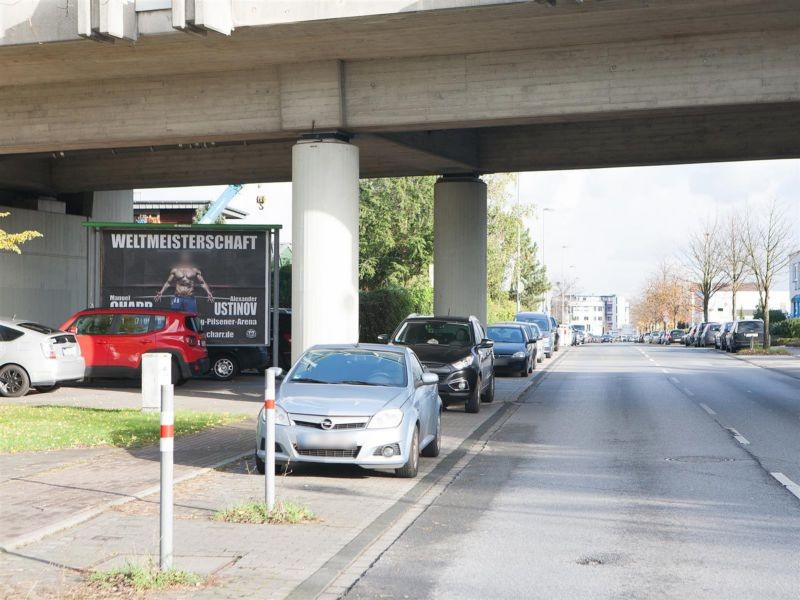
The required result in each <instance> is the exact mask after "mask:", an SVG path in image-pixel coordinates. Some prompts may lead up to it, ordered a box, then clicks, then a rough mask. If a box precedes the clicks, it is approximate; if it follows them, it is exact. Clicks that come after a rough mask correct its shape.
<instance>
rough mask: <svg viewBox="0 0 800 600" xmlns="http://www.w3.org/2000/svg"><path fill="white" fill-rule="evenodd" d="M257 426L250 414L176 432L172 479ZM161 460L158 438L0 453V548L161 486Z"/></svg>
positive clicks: (199, 467) (238, 442) (222, 454)
mask: <svg viewBox="0 0 800 600" xmlns="http://www.w3.org/2000/svg"><path fill="white" fill-rule="evenodd" d="M254 431H255V419H254V418H253V419H248V420H245V421H242V422H239V423H235V424H231V425H226V426H224V427H216V428H214V429H210V430H207V431H203V432H200V433H197V434H194V435H191V436H187V437H185V438H179V439H178V441H177V442H176V443H175V478H176V480H183V479H186V478H187V477H191V476H194V475H197V474H199V473H201V472H203V471H204V470H206V469H208V468H210V467H215V466H217V465H220V464H225V463H228V462H230V461H232V460H235V459H236V458H238V457H240V456H243V455H245V454H249V453H251V452H252V451H253V447H254V444H255V434H254ZM159 460H160V454H159V449H158V446H148V447H146V448H135V449H130V450H126V449H121V448H113V449H108V448H94V449H80V450H60V451H56V452H52V453H51V452H35V453H29V454H6V455H3V456H0V472H2V479H0V548H2V549H4V550H9V549H13V548H15V547H17V546H20V545H22V544H25V543H28V542H31V541H35V540H37V539H40V538H41V537H43V536H45V535H49V534H51V533H53V532H54V531H57V530H59V529H63V528H65V527H68V526H70V525H73V524H76V523H80V522H82V521H85V520H86V519H87V518H89V517H91V516H94V515H95V514H99V513H100V512H102V511H103V510H104V509H106V508H108V507H109V506H112V505H114V504H117V503H121V502H127V501H130V500H132V499H133V498H135V497H136V496H137V495H140V494H142V493H152V491H156V490H158V481H159ZM87 467H88V468H87Z"/></svg>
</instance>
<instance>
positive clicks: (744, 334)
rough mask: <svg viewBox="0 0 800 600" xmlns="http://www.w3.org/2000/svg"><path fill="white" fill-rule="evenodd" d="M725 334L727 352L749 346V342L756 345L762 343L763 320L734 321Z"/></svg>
mask: <svg viewBox="0 0 800 600" xmlns="http://www.w3.org/2000/svg"><path fill="white" fill-rule="evenodd" d="M727 336H728V337H727V349H728V352H736V351H737V350H739V349H740V348H749V347H750V345H751V344H754V345H755V346H756V347H758V346H760V345H762V344H763V343H764V321H762V320H761V319H747V320H742V321H734V322H733V325H732V326H731V330H730V331H729V332H728V334H727Z"/></svg>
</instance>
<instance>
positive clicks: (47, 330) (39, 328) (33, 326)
mask: <svg viewBox="0 0 800 600" xmlns="http://www.w3.org/2000/svg"><path fill="white" fill-rule="evenodd" d="M17 326H18V327H22V328H23V329H30V330H31V331H35V332H37V333H43V334H45V335H50V334H51V333H56V332H57V331H58V329H53V328H52V327H48V326H47V325H40V324H39V323H19V324H18V325H17Z"/></svg>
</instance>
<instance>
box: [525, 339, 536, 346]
mask: <svg viewBox="0 0 800 600" xmlns="http://www.w3.org/2000/svg"><path fill="white" fill-rule="evenodd" d="M535 343H536V340H528V341H527V342H525V345H526V346H530V345H531V344H535Z"/></svg>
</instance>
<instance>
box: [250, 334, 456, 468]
mask: <svg viewBox="0 0 800 600" xmlns="http://www.w3.org/2000/svg"><path fill="white" fill-rule="evenodd" d="M438 381H439V377H438V375H436V374H435V373H428V372H426V371H425V369H424V368H423V366H422V364H421V363H420V361H419V359H418V358H417V356H416V355H415V354H414V352H413V351H412V350H411V349H409V348H404V347H399V346H386V345H383V344H350V345H324V346H314V347H313V348H311V349H309V350H307V351H306V352H305V353H304V354H303V355H302V356H301V357H300V359H299V360H298V361H297V363H296V364H295V365H294V367H293V368H292V369H291V370H290V371H289V373H288V374H287V375H286V377H285V379H284V381H283V383H282V384H281V386H280V389H279V390H278V394H277V398H276V402H275V422H276V426H275V462H276V464H277V465H280V466H284V467H285V466H286V465H287V464H289V463H327V464H349V465H358V466H361V467H366V468H373V469H381V468H391V469H394V470H395V473H396V474H397V475H398V476H399V477H416V475H417V472H418V470H419V456H420V454H422V455H423V456H430V457H433V456H438V455H439V451H440V448H441V443H442V428H441V413H442V401H441V399H440V398H439V394H438V392H437V383H438ZM264 429H265V416H264V410H263V409H262V410H261V414H259V418H258V425H257V431H256V452H255V460H256V467H257V468H258V471H259V472H260V473H263V472H264V469H265V465H264V460H265V451H264V447H265V433H264Z"/></svg>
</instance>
